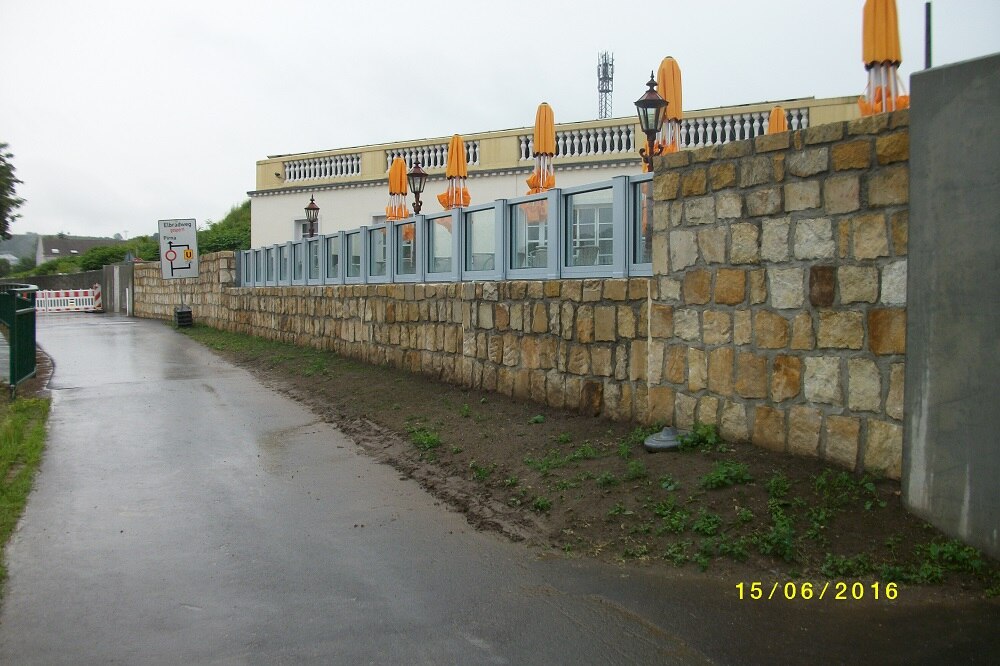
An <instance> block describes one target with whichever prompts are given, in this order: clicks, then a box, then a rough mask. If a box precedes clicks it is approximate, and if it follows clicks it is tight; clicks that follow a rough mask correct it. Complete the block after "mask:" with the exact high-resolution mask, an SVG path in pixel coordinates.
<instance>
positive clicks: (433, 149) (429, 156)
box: [385, 141, 479, 171]
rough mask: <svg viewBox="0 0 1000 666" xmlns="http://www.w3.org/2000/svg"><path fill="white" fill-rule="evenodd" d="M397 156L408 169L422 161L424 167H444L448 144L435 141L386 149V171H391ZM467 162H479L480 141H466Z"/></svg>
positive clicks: (473, 163)
mask: <svg viewBox="0 0 1000 666" xmlns="http://www.w3.org/2000/svg"><path fill="white" fill-rule="evenodd" d="M397 157H401V158H403V161H404V162H406V168H407V169H409V168H411V167H413V165H414V163H415V162H420V166H421V167H423V168H424V169H444V168H445V167H447V166H448V144H447V143H435V144H431V145H427V146H411V147H409V148H395V149H392V150H387V151H385V170H386V171H389V167H391V166H392V161H393V160H394V159H396V158H397ZM465 162H466V164H469V165H473V166H474V165H477V164H479V141H466V142H465Z"/></svg>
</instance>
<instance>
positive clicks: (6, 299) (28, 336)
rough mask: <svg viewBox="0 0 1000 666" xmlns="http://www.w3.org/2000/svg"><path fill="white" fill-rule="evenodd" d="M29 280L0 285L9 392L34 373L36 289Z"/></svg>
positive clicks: (1, 317) (1, 316)
mask: <svg viewBox="0 0 1000 666" xmlns="http://www.w3.org/2000/svg"><path fill="white" fill-rule="evenodd" d="M36 291H38V287H36V286H34V285H31V284H4V285H0V325H2V326H3V329H4V331H3V332H4V334H5V335H6V337H7V347H8V349H9V351H10V375H9V381H10V392H11V395H13V394H14V391H15V390H16V389H17V385H18V384H20V383H21V382H22V381H24V380H25V379H28V378H29V377H33V376H34V375H35V292H36Z"/></svg>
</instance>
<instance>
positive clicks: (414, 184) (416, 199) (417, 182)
mask: <svg viewBox="0 0 1000 666" xmlns="http://www.w3.org/2000/svg"><path fill="white" fill-rule="evenodd" d="M406 184H407V185H409V186H410V191H411V192H413V214H414V215H420V209H421V208H422V207H423V204H422V203H420V195H421V194H423V192H424V186H425V185H426V184H427V172H426V171H424V170H423V169H421V168H420V162H414V163H413V168H411V169H410V170H409V171H407V172H406Z"/></svg>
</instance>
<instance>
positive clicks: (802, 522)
mask: <svg viewBox="0 0 1000 666" xmlns="http://www.w3.org/2000/svg"><path fill="white" fill-rule="evenodd" d="M188 333H189V334H190V335H192V336H193V337H195V338H196V339H199V340H201V341H202V342H203V343H205V344H207V345H209V346H210V347H212V348H213V349H215V350H216V351H217V352H218V353H220V354H222V355H223V356H225V357H226V358H228V359H229V360H231V361H232V362H234V363H236V364H237V365H240V366H242V367H244V368H246V369H247V370H249V371H251V372H252V373H253V374H255V375H256V376H257V377H259V378H260V379H261V380H262V381H263V382H264V383H266V384H268V385H270V386H271V387H273V388H275V389H277V390H279V391H281V392H283V393H285V394H287V395H289V396H291V397H293V398H294V399H296V400H298V401H300V402H301V403H304V404H305V405H308V406H309V407H310V408H311V409H312V410H313V411H315V412H316V413H317V414H318V415H319V416H320V417H321V418H323V419H324V420H326V421H329V422H331V423H335V424H336V425H337V426H338V427H339V428H341V429H342V430H343V431H345V432H346V433H347V434H349V435H350V436H351V437H352V438H353V439H354V440H355V441H357V443H358V444H359V445H360V446H361V447H363V448H364V450H365V451H367V452H368V453H369V454H370V455H372V456H373V457H375V458H376V459H378V460H379V461H382V462H385V463H387V464H390V465H392V466H393V467H395V468H396V469H398V470H399V471H400V472H401V473H402V474H403V475H404V476H406V477H411V478H413V479H415V480H417V481H418V482H419V483H420V484H421V485H422V486H423V487H424V488H426V489H427V490H428V491H429V492H431V493H432V494H434V495H435V496H436V497H438V498H440V499H441V500H442V501H443V502H445V503H446V504H447V505H448V506H450V507H451V508H453V509H454V510H457V511H460V512H462V513H464V514H465V515H466V517H467V519H468V521H469V523H470V524H471V525H473V526H474V527H476V528H479V529H484V530H493V531H497V532H500V533H502V534H504V535H506V536H507V537H509V538H511V539H514V540H517V541H525V542H527V543H529V544H531V545H533V546H534V547H536V548H539V549H541V550H542V551H544V552H545V553H548V554H550V555H558V556H560V557H594V558H599V559H602V560H607V561H614V562H629V563H638V564H639V565H640V566H649V567H685V568H687V569H688V570H690V571H692V572H696V571H704V572H705V573H704V574H703V575H708V576H719V577H724V578H730V577H733V578H736V577H742V578H744V579H746V578H745V577H746V576H753V575H756V576H757V577H758V578H760V577H761V576H762V575H764V574H766V575H767V576H768V577H774V576H783V577H784V576H788V577H799V578H803V579H814V580H819V581H823V580H844V579H858V580H865V581H868V582H869V583H871V582H875V581H878V582H881V583H883V584H885V583H888V582H890V581H892V580H897V581H900V582H901V584H902V585H906V586H910V587H912V585H910V584H911V583H912V584H917V583H919V585H917V587H919V588H921V589H924V590H925V591H926V593H928V594H931V595H933V596H946V597H947V596H969V595H971V596H978V597H983V596H986V597H991V596H995V595H996V591H997V588H998V587H1000V567H998V566H997V563H996V562H994V561H992V560H989V559H986V558H984V557H982V556H981V555H979V554H978V553H976V552H975V551H974V550H973V549H969V548H965V547H964V546H961V544H958V543H957V542H953V541H950V540H948V539H947V538H945V537H944V536H943V535H941V534H940V533H939V532H938V531H937V530H936V529H934V528H933V527H931V526H930V525H928V524H926V523H925V522H923V521H922V520H920V519H918V518H916V517H915V516H913V515H912V514H910V513H909V512H908V511H907V510H906V509H905V508H904V506H903V503H902V499H901V493H900V486H899V483H898V482H896V481H891V480H880V479H874V478H870V477H867V476H857V475H853V474H850V473H847V472H846V471H845V470H842V469H838V468H833V467H829V466H827V465H824V464H821V463H820V462H818V461H816V460H813V459H807V458H801V457H796V456H790V455H784V454H777V453H774V452H771V451H766V450H763V449H759V448H756V447H753V446H750V445H736V446H732V445H728V444H726V443H721V444H711V445H708V446H706V445H702V446H696V447H694V448H693V450H689V451H685V452H661V453H648V452H646V451H645V450H644V448H643V447H642V441H643V438H644V437H645V435H647V434H648V433H649V432H651V431H650V430H649V429H642V428H638V427H637V426H636V424H626V423H616V422H612V421H608V420H605V419H601V418H594V417H591V416H582V415H579V414H574V413H569V412H566V411H562V410H557V409H552V408H548V407H544V406H541V405H537V404H534V403H529V402H519V401H517V400H514V399H512V398H509V397H506V396H503V395H499V394H496V393H488V392H484V391H478V390H468V389H464V388H461V387H457V386H453V385H449V384H444V383H442V382H439V381H436V380H434V379H433V378H429V377H426V376H421V375H415V374H411V373H407V372H403V371H399V370H395V369H393V368H389V367H377V366H371V365H366V364H363V363H359V362H355V361H352V360H350V359H345V358H342V357H338V356H336V355H335V354H332V353H329V352H322V351H317V350H312V349H303V348H297V347H293V346H290V345H281V344H278V343H272V342H266V341H263V340H259V339H253V338H242V337H239V336H232V335H229V334H223V333H220V332H218V331H214V330H212V329H208V328H204V327H195V328H194V329H189V330H188ZM713 480H714V481H715V482H716V483H713ZM734 480H735V481H736V482H735V483H733V485H724V486H723V487H719V488H713V487H712V486H713V485H717V483H719V482H721V483H726V482H727V481H734Z"/></svg>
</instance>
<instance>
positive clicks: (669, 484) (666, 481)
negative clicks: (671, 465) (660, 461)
mask: <svg viewBox="0 0 1000 666" xmlns="http://www.w3.org/2000/svg"><path fill="white" fill-rule="evenodd" d="M659 482H660V487H661V488H663V489H664V490H666V491H671V490H677V489H678V488H679V487H680V484H679V483H678V482H677V481H676V480H675V479H674V477H672V476H670V475H669V474H664V475H663V476H661V477H660V479H659Z"/></svg>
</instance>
